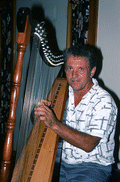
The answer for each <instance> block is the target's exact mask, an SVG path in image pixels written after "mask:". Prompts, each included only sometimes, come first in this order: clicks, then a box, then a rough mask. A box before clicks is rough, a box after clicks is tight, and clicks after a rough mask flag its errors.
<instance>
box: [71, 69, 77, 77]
mask: <svg viewBox="0 0 120 182" xmlns="http://www.w3.org/2000/svg"><path fill="white" fill-rule="evenodd" d="M77 76H78V72H77V71H76V70H73V72H72V77H73V78H76V77H77Z"/></svg>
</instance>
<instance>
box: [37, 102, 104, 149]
mask: <svg viewBox="0 0 120 182" xmlns="http://www.w3.org/2000/svg"><path fill="white" fill-rule="evenodd" d="M35 115H38V116H39V119H40V120H43V121H44V123H45V124H46V125H47V127H49V128H51V129H52V130H53V131H54V132H55V133H57V134H58V135H59V136H60V137H61V138H63V139H64V140H66V141H67V142H69V143H70V144H72V145H74V146H76V147H78V148H80V149H82V150H84V151H85V152H90V151H92V150H93V149H94V148H95V146H96V145H98V143H99V141H100V139H101V138H100V137H96V136H91V135H89V134H86V133H83V132H79V131H76V130H74V129H72V128H70V127H68V126H66V125H64V124H62V123H61V122H60V121H59V120H58V119H57V118H56V116H55V114H54V113H53V111H52V110H51V109H49V108H48V107H47V106H46V105H42V106H39V107H37V108H35Z"/></svg>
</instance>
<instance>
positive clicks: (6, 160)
mask: <svg viewBox="0 0 120 182" xmlns="http://www.w3.org/2000/svg"><path fill="white" fill-rule="evenodd" d="M93 2H94V1H92V0H91V3H93ZM95 2H96V1H95ZM97 3H98V1H97ZM91 7H93V6H91ZM93 10H94V8H93ZM71 11H72V5H71V3H68V22H71V20H72V17H71V15H72V14H71ZM91 15H92V16H94V13H93V14H91ZM96 17H97V16H96ZM90 18H91V17H90ZM92 18H93V17H92ZM95 21H96V20H95ZM91 24H94V22H93V21H92V20H91ZM91 24H90V25H89V28H90V29H94V30H91V31H90V33H89V36H90V38H91V39H92V37H93V39H92V40H90V38H89V40H90V41H89V40H88V42H89V44H94V43H95V41H96V40H95V39H96V36H95V35H96V32H95V29H96V26H95V25H94V26H91ZM71 27H72V24H71V23H70V24H69V23H68V32H67V37H68V39H67V48H68V47H70V45H71V43H72V36H71ZM42 30H43V29H42V28H40V29H39V31H42ZM30 31H31V26H30V23H29V16H28V15H27V16H26V27H25V30H24V33H20V34H19V33H18V37H19V39H18V40H19V41H20V42H18V49H19V53H18V58H19V59H18V60H19V61H18V62H17V64H16V69H15V74H14V78H13V83H14V87H13V90H12V94H11V95H12V96H11V100H12V102H11V110H10V115H9V119H8V124H7V130H8V132H7V136H6V140H5V145H4V151H3V162H2V168H1V181H4V182H6V181H7V179H8V175H9V166H10V158H11V153H12V138H13V130H14V127H15V110H16V105H17V100H18V95H19V89H20V88H19V87H20V80H21V72H22V60H23V56H24V52H25V50H26V46H27V45H28V44H29V39H30ZM92 31H93V32H94V33H93V32H92ZM37 33H38V32H36V34H37ZM41 34H42V32H41ZM25 35H27V36H25ZM91 35H92V36H91ZM42 36H43V37H44V35H43V34H42ZM42 36H41V35H40V33H39V38H38V39H41V38H42V40H43V39H44V38H43V37H42ZM21 37H22V38H21ZM44 43H45V42H44ZM44 43H43V50H44V51H43V52H44V54H43V59H44V56H46V58H48V59H49V51H48V52H46V49H47V45H46V44H44ZM60 59H61V57H59V58H58V62H59V60H60ZM61 62H62V61H61ZM53 64H54V62H53ZM16 78H17V79H16ZM62 88H65V90H64V89H63V90H62ZM53 90H54V91H55V92H54V93H57V94H58V93H59V94H60V95H59V96H56V95H54V94H52V95H51V92H50V93H49V95H48V99H50V100H51V101H53V102H55V101H54V98H55V100H56V97H57V99H58V101H57V102H55V103H56V105H59V106H61V105H62V106H63V107H62V106H61V107H60V108H61V111H60V112H61V116H58V117H59V118H62V115H63V109H64V104H65V99H63V102H62V103H61V104H60V102H61V101H62V100H61V99H62V98H63V93H64V95H65V97H66V95H67V82H66V80H65V79H56V81H55V82H54V84H53V87H52V93H53ZM61 90H62V96H61ZM59 98H60V100H59ZM54 109H55V112H57V111H58V108H56V106H54ZM60 112H59V113H60ZM59 113H58V114H59ZM45 132H46V136H47V135H48V136H51V137H50V138H49V137H48V138H49V140H50V141H49V142H46V140H47V141H48V139H46V136H45V139H44V140H45V141H44V142H45V144H43V149H40V147H41V141H42V140H43V139H42V138H43V136H44V133H45ZM36 135H37V136H38V137H36ZM53 135H54V133H53V132H52V131H50V130H49V129H47V128H46V127H45V126H44V123H42V122H40V123H39V122H38V121H37V120H36V123H35V125H34V127H33V130H32V131H31V134H30V138H29V139H28V141H27V144H26V145H25V147H24V149H23V152H22V154H21V156H20V158H19V159H18V162H17V164H16V167H15V169H14V173H13V177H12V181H38V180H39V181H42V180H43V181H51V180H52V173H53V168H54V161H55V153H56V152H55V151H56V148H57V147H56V146H57V143H58V136H54V138H55V141H54V142H53V143H54V146H53V145H52V146H50V145H49V144H50V143H52V142H51V140H53ZM31 136H32V139H31ZM31 143H34V144H36V146H35V147H34V150H33V147H32V146H30V145H29V144H31ZM46 148H47V149H46ZM31 149H32V153H31V152H30V151H31ZM48 149H49V150H48ZM28 151H29V152H28ZM46 151H47V152H48V153H49V154H50V155H48V154H47V153H46ZM28 153H29V155H28ZM30 153H31V156H30ZM43 153H44V154H45V153H46V155H45V156H46V157H47V156H50V157H49V159H52V160H51V161H50V162H48V163H47V164H45V165H44V166H43V164H44V162H45V163H46V161H47V160H45V159H44V161H43V155H42V154H43ZM41 155H42V156H41ZM51 155H52V157H51ZM33 156H34V157H33ZM40 156H41V157H40ZM32 157H33V158H32ZM28 158H32V160H30V162H28V161H27V160H28ZM41 158H42V162H40V161H41ZM36 159H37V161H36ZM47 159H48V158H47ZM31 161H32V162H31ZM40 163H41V165H39V164H40ZM28 164H29V165H28ZM34 164H36V165H34ZM48 164H49V167H48ZM23 166H25V170H23ZM43 168H44V171H43ZM48 168H49V169H48ZM33 169H34V170H33ZM38 170H40V171H42V173H40V176H39V174H38V172H37V171H38ZM46 171H49V172H48V175H46ZM18 174H20V175H18ZM46 176H47V177H46ZM41 177H42V178H41Z"/></svg>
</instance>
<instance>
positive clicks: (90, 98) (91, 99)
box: [35, 45, 117, 182]
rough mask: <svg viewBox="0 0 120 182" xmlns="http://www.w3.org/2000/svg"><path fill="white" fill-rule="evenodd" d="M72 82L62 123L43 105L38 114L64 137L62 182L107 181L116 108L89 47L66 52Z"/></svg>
mask: <svg viewBox="0 0 120 182" xmlns="http://www.w3.org/2000/svg"><path fill="white" fill-rule="evenodd" d="M65 61H66V63H65V72H66V78H67V81H68V83H69V92H68V99H67V102H66V108H65V112H64V119H63V123H61V122H59V121H58V119H57V118H56V116H55V115H54V114H53V112H52V111H51V109H49V108H48V106H46V103H47V104H48V105H49V104H50V103H49V102H47V101H44V102H46V103H45V104H44V103H43V104H41V105H40V106H39V107H38V108H36V109H35V114H36V115H38V116H39V117H40V120H43V121H44V123H45V124H46V125H47V126H48V127H49V128H51V129H52V130H53V131H54V132H56V133H57V134H58V135H59V136H60V137H61V138H63V147H62V158H61V169H60V179H59V181H60V182H70V181H72V182H78V181H82V182H84V181H85V182H97V181H99V182H105V181H107V179H108V177H109V175H110V172H111V169H112V167H111V165H112V164H113V163H114V157H113V152H114V145H115V142H114V134H115V126H116V116H117V108H116V105H115V103H114V100H113V99H112V97H111V96H110V95H109V93H108V92H106V91H105V90H103V89H102V88H101V87H100V86H99V85H98V82H97V80H96V79H94V78H93V76H94V74H95V72H96V65H97V55H96V52H95V49H94V48H93V47H92V46H89V45H83V46H78V45H75V46H72V47H71V48H69V49H68V50H66V52H65Z"/></svg>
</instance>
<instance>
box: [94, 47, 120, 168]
mask: <svg viewBox="0 0 120 182" xmlns="http://www.w3.org/2000/svg"><path fill="white" fill-rule="evenodd" d="M95 51H96V54H97V57H98V59H97V70H96V73H95V75H94V78H96V79H97V81H98V83H99V85H100V86H101V87H102V88H103V89H104V90H106V91H107V92H108V93H109V94H110V95H111V96H112V97H113V99H114V101H115V103H116V106H117V108H118V114H117V123H116V131H115V150H114V157H115V164H114V165H113V168H114V169H117V163H118V162H119V158H118V156H119V153H118V152H119V135H120V100H119V98H118V96H117V95H116V94H115V93H114V92H113V91H112V90H110V89H109V88H107V87H106V86H105V84H104V82H103V80H102V79H100V78H99V75H100V73H101V70H102V65H103V55H102V52H101V50H100V49H99V48H97V47H95Z"/></svg>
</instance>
